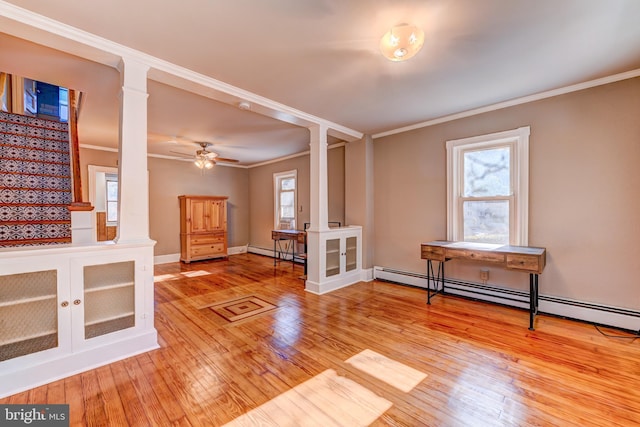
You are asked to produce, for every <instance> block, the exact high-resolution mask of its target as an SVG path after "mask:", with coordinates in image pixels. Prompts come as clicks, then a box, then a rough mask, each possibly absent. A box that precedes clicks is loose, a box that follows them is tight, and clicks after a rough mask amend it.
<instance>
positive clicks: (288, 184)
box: [280, 178, 296, 190]
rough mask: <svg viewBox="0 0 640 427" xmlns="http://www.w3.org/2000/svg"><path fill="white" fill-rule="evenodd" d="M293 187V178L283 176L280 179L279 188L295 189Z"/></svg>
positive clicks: (294, 182) (294, 186) (294, 183)
mask: <svg viewBox="0 0 640 427" xmlns="http://www.w3.org/2000/svg"><path fill="white" fill-rule="evenodd" d="M295 188H296V180H295V178H285V179H282V180H280V189H281V190H295Z"/></svg>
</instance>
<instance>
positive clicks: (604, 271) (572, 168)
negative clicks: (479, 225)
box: [374, 78, 640, 309]
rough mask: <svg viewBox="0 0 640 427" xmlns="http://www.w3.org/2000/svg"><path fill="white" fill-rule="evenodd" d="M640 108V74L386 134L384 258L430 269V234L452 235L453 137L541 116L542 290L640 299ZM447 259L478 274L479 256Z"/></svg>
mask: <svg viewBox="0 0 640 427" xmlns="http://www.w3.org/2000/svg"><path fill="white" fill-rule="evenodd" d="M639 117H640V78H635V79H630V80H625V81H622V82H617V83H612V84H608V85H604V86H600V87H596V88H592V89H587V90H583V91H579V92H574V93H570V94H566V95H561V96H557V97H553V98H548V99H545V100H540V101H536V102H532V103H528V104H524V105H519V106H515V107H510V108H506V109H502V110H497V111H493V112H489V113H485V114H481V115H477V116H473V117H469V118H464V119H460V120H456V121H452V122H448V123H443V124H439V125H435V126H431V127H427V128H422V129H418V130H414V131H411V132H406V133H403V134H398V135H393V136H389V137H386V138H381V139H377V140H376V141H375V142H374V155H375V159H376V162H375V167H374V182H375V187H374V194H375V211H374V212H375V239H374V241H375V264H376V265H380V266H387V267H393V268H398V269H404V270H408V271H414V272H419V273H424V272H425V263H424V262H423V261H421V260H420V252H419V245H420V243H421V242H422V241H428V240H433V239H442V238H445V237H446V175H445V172H446V170H445V155H446V153H445V141H447V140H450V139H458V138H464V137H470V136H475V135H482V134H487V133H491V132H498V131H503V130H508V129H515V128H517V127H520V126H531V136H530V199H529V244H530V245H538V246H544V247H546V248H547V268H546V270H545V271H544V273H543V274H542V276H541V278H540V291H541V293H542V294H546V295H556V296H562V297H566V298H572V299H577V300H581V301H589V302H597V303H602V304H608V305H614V306H619V307H628V308H635V309H637V308H640V292H639V291H638V289H639V288H638V277H639V276H640V262H638V260H639V259H640V246H639V245H638V243H637V242H638V237H640V233H639V232H638V229H639V228H638V222H639V219H640V214H639V212H640V198H638V197H637V196H638V189H639V188H640V167H639V166H638V163H639V161H640V120H639ZM382 159H384V161H382ZM447 268H448V270H447V274H448V275H450V274H451V275H454V277H456V276H457V277H468V278H469V279H470V280H476V281H477V280H478V271H479V265H477V264H476V265H472V266H469V265H468V264H467V266H460V265H458V266H456V265H449V264H447ZM491 275H492V280H490V282H491V283H494V282H495V283H496V284H501V283H503V281H504V282H506V283H510V284H515V285H516V286H525V283H526V277H521V276H526V275H523V274H515V273H511V274H506V273H505V272H503V271H501V270H499V269H491Z"/></svg>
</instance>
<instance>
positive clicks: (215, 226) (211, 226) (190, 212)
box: [178, 196, 227, 263]
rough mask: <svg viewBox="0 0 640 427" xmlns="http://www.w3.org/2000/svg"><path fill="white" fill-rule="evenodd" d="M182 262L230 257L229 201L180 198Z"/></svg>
mask: <svg viewBox="0 0 640 427" xmlns="http://www.w3.org/2000/svg"><path fill="white" fill-rule="evenodd" d="M178 199H179V200H180V260H181V261H183V262H186V263H189V262H191V261H198V260H203V259H210V258H217V257H226V256H227V197H226V196H179V197H178Z"/></svg>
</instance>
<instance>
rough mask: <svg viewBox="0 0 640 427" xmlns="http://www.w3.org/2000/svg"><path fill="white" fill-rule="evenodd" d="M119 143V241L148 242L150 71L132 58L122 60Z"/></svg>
mask: <svg viewBox="0 0 640 427" xmlns="http://www.w3.org/2000/svg"><path fill="white" fill-rule="evenodd" d="M119 68H120V79H121V82H122V92H121V94H120V145H119V163H118V236H117V237H116V242H117V243H143V242H149V241H150V239H149V185H148V182H147V181H148V175H147V97H148V94H147V71H148V70H149V67H148V66H147V65H145V64H143V63H141V62H138V61H135V60H132V59H130V58H122V60H121V62H120V67H119Z"/></svg>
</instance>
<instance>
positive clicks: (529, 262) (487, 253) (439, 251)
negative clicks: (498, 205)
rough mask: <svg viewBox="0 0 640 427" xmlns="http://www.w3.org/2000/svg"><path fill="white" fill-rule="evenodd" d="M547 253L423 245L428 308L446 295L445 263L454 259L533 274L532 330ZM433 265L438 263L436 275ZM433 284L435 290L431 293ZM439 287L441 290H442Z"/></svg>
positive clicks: (498, 247)
mask: <svg viewBox="0 0 640 427" xmlns="http://www.w3.org/2000/svg"><path fill="white" fill-rule="evenodd" d="M546 254H547V251H546V249H545V248H536V247H530V246H511V245H489V244H483V243H468V242H450V241H446V240H436V241H433V242H428V243H422V244H421V245H420V257H421V258H422V259H426V260H427V304H431V297H432V296H435V295H436V294H438V292H440V293H442V294H444V293H445V285H444V263H445V262H446V261H449V260H450V259H464V260H474V261H481V262H483V263H486V264H491V265H497V266H499V267H502V268H506V269H508V270H517V271H522V272H525V273H529V329H530V330H532V331H533V330H534V328H533V319H534V316H535V315H536V314H537V312H538V275H539V274H541V273H542V270H544V266H545V263H546ZM433 261H438V272H437V275H434V270H433ZM431 283H433V290H432V289H431ZM438 283H439V284H440V285H441V290H438Z"/></svg>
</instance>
